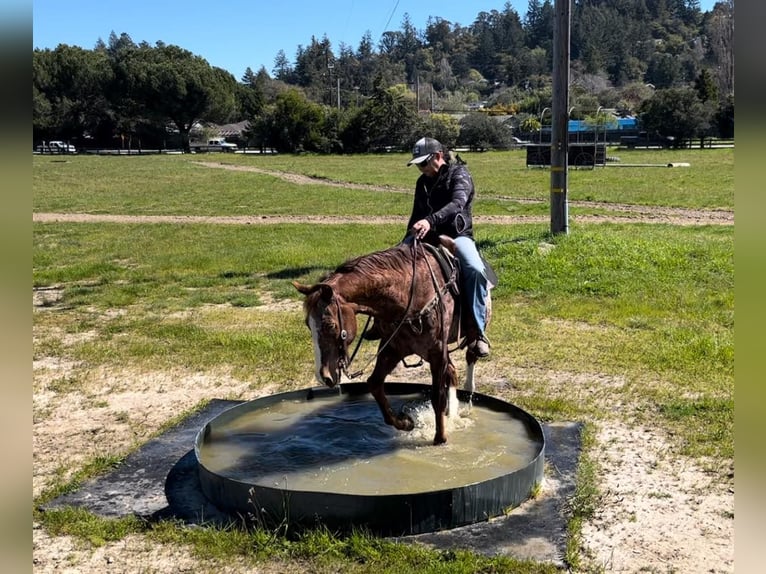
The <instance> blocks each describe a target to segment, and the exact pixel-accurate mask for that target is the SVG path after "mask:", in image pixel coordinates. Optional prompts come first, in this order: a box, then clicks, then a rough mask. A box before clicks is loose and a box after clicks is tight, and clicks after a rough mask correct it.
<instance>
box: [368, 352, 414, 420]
mask: <svg viewBox="0 0 766 574" xmlns="http://www.w3.org/2000/svg"><path fill="white" fill-rule="evenodd" d="M400 360H401V357H400V356H399V355H398V354H395V353H392V352H389V351H388V349H385V350H384V351H383V352H382V353H381V354H380V355H379V356H378V360H377V361H376V362H375V368H374V369H373V371H372V374H371V375H370V378H369V379H367V388H368V389H369V390H370V394H371V395H372V396H373V397H375V402H377V403H378V408H379V409H380V412H381V414H382V415H383V420H384V421H385V422H386V424H388V425H391V426H393V427H394V428H396V429H398V430H403V431H411V430H412V429H413V428H415V423H414V422H413V420H412V419H411V418H410V417H409V416H408V415H406V414H400V415H395V414H394V412H393V410H391V405H390V403H389V402H388V397H387V396H386V392H385V390H384V388H383V383H384V382H385V380H386V377H387V376H388V375H389V374H391V371H393V370H394V367H396V364H397V363H398V362H399V361H400Z"/></svg>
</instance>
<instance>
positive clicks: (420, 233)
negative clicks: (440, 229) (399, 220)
mask: <svg viewBox="0 0 766 574" xmlns="http://www.w3.org/2000/svg"><path fill="white" fill-rule="evenodd" d="M430 230H431V224H430V223H428V220H427V219H421V220H419V221H416V222H415V223H414V224H413V225H412V236H413V237H415V238H416V239H423V238H424V237H425V236H426V234H427V233H428V232H429V231H430Z"/></svg>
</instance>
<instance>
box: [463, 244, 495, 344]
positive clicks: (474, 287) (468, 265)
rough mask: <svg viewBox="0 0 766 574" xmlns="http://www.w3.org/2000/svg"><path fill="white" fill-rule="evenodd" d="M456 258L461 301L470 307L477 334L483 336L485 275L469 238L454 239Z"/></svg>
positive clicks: (485, 306)
mask: <svg viewBox="0 0 766 574" xmlns="http://www.w3.org/2000/svg"><path fill="white" fill-rule="evenodd" d="M455 244H456V245H457V258H458V260H459V261H460V274H461V278H462V281H461V282H462V287H463V294H464V295H463V300H464V301H465V302H466V303H468V304H469V305H471V311H472V313H473V317H474V319H475V320H476V326H477V327H478V328H479V333H480V334H481V335H482V336H484V329H485V327H486V324H485V320H486V317H487V293H488V290H489V289H488V287H487V275H486V270H485V269H484V262H483V261H482V260H481V256H480V255H479V250H478V249H477V248H476V243H475V242H474V240H473V239H472V238H470V237H462V236H461V237H456V238H455Z"/></svg>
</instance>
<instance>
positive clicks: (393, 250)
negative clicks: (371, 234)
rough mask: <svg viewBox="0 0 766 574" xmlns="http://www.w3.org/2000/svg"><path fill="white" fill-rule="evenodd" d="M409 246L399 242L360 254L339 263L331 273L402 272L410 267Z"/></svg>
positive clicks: (370, 274) (375, 274)
mask: <svg viewBox="0 0 766 574" xmlns="http://www.w3.org/2000/svg"><path fill="white" fill-rule="evenodd" d="M410 249H411V248H410V246H409V245H404V244H399V245H396V246H394V247H389V248H388V249H384V250H382V251H376V252H374V253H370V254H368V255H362V256H360V257H356V258H354V259H349V260H348V261H346V262H345V263H341V264H340V265H339V266H338V267H337V268H336V269H335V271H334V273H333V274H347V273H358V274H360V275H365V276H372V277H374V276H377V275H379V274H381V273H387V272H402V271H405V270H408V269H411V268H412V255H411V252H410Z"/></svg>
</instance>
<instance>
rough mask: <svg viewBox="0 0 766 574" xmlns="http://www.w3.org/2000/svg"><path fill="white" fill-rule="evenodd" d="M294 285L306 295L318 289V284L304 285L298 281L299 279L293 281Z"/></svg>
mask: <svg viewBox="0 0 766 574" xmlns="http://www.w3.org/2000/svg"><path fill="white" fill-rule="evenodd" d="M293 287H295V288H296V289H297V290H298V291H299V292H301V293H303V294H304V295H308V294H309V293H313V292H314V291H316V290H317V286H316V285H303V284H302V283H298V282H297V281H293Z"/></svg>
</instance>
